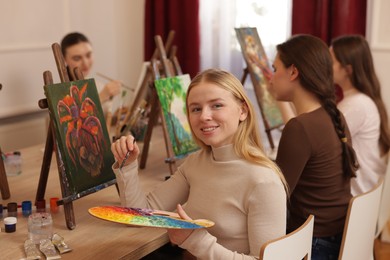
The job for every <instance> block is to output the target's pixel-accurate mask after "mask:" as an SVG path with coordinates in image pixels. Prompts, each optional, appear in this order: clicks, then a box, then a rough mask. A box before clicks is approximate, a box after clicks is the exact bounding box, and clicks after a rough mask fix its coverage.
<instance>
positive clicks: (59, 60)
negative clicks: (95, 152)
mask: <svg viewBox="0 0 390 260" xmlns="http://www.w3.org/2000/svg"><path fill="white" fill-rule="evenodd" d="M52 49H53V54H54V58H55V61H56V65H57V69H58V73H59V76H60V79H61V82H69V81H70V80H81V79H84V77H83V75H82V73H81V72H80V71H79V69H78V68H76V69H75V70H74V71H68V70H67V68H66V65H65V61H64V58H63V56H62V53H61V47H60V45H59V44H58V43H54V44H53V45H52ZM43 77H44V83H45V85H52V84H53V78H52V74H51V72H50V71H45V72H44V73H43ZM38 105H39V107H40V108H42V109H47V108H48V101H47V99H41V100H39V102H38ZM53 151H54V152H55V154H56V159H57V167H58V173H59V177H60V186H61V192H62V199H61V200H59V201H58V202H57V205H63V206H64V213H65V220H66V225H67V227H68V229H70V230H72V229H74V228H75V227H76V222H75V217H74V210H73V200H76V199H79V198H81V197H83V196H86V195H88V194H91V193H93V192H96V191H97V190H99V189H102V188H105V187H108V186H110V185H112V184H115V183H116V180H112V181H109V182H107V183H104V184H102V185H100V186H99V189H90V190H86V191H83V192H80V193H78V194H73V193H72V192H71V191H70V190H69V187H68V186H67V184H68V182H67V181H66V178H67V177H66V171H65V164H64V162H63V160H62V158H63V155H61V151H60V150H59V149H58V141H57V138H56V133H55V131H54V122H53V120H52V119H50V124H49V128H48V133H47V137H46V145H45V152H44V155H43V161H42V167H41V174H40V177H39V183H38V189H37V194H36V202H37V201H40V200H43V199H44V197H45V191H46V185H47V180H48V176H49V170H50V164H51V159H52V153H53Z"/></svg>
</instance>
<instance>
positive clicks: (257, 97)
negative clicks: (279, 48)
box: [241, 68, 283, 149]
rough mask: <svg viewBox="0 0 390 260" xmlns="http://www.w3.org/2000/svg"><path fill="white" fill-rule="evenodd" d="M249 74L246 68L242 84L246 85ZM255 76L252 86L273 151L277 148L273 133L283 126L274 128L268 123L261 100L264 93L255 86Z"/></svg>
mask: <svg viewBox="0 0 390 260" xmlns="http://www.w3.org/2000/svg"><path fill="white" fill-rule="evenodd" d="M249 74H252V73H251V72H250V71H249V69H248V68H245V69H244V74H243V75H242V78H241V84H242V85H244V83H245V80H246V78H247V77H248V75H249ZM253 77H254V76H253V75H251V78H252V84H253V89H254V90H255V94H256V99H257V103H258V104H259V108H260V114H261V118H262V119H263V123H264V128H265V133H266V134H267V138H268V141H269V144H270V147H271V149H274V148H275V144H274V140H273V138H272V134H271V131H272V130H274V129H279V127H281V126H282V125H283V124H280V125H276V126H273V127H270V125H269V123H268V120H267V119H266V116H265V114H264V111H263V108H262V105H261V104H262V100H261V99H260V97H261V95H263V93H261V90H260V88H258V87H256V85H255V84H257V82H256V81H255V80H253ZM266 82H267V84H268V81H266Z"/></svg>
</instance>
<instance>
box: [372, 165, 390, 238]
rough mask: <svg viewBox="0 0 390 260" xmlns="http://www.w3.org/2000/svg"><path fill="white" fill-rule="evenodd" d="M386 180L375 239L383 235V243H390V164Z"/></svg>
mask: <svg viewBox="0 0 390 260" xmlns="http://www.w3.org/2000/svg"><path fill="white" fill-rule="evenodd" d="M384 179H385V180H384V183H383V190H382V196H381V202H380V205H379V215H378V222H377V225H376V233H375V238H377V237H378V236H379V235H381V240H382V241H384V242H388V243H390V231H389V229H388V228H386V224H387V222H388V221H389V220H390V164H388V166H387V171H386V175H385V177H384Z"/></svg>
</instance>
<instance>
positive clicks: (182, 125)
mask: <svg viewBox="0 0 390 260" xmlns="http://www.w3.org/2000/svg"><path fill="white" fill-rule="evenodd" d="M190 82H191V80H190V76H189V75H188V74H185V75H180V76H175V77H170V78H163V79H158V80H156V81H155V83H154V85H155V87H156V90H157V94H158V97H159V100H160V103H161V107H162V110H163V113H164V118H165V122H166V127H167V130H168V133H169V137H170V139H171V143H172V147H173V152H174V154H175V156H177V157H180V156H184V155H187V154H188V153H190V152H193V151H195V150H197V149H198V146H197V144H196V143H195V141H194V140H193V138H192V134H191V130H190V125H189V123H188V120H187V115H186V104H185V103H186V94H187V89H188V86H189V85H190Z"/></svg>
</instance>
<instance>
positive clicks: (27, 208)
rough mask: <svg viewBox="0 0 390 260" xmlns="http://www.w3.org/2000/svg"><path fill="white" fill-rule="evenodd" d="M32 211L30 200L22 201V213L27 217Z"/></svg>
mask: <svg viewBox="0 0 390 260" xmlns="http://www.w3.org/2000/svg"><path fill="white" fill-rule="evenodd" d="M31 213H32V203H31V201H30V200H25V201H23V202H22V214H23V216H25V217H28V216H29V215H30V214H31Z"/></svg>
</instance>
